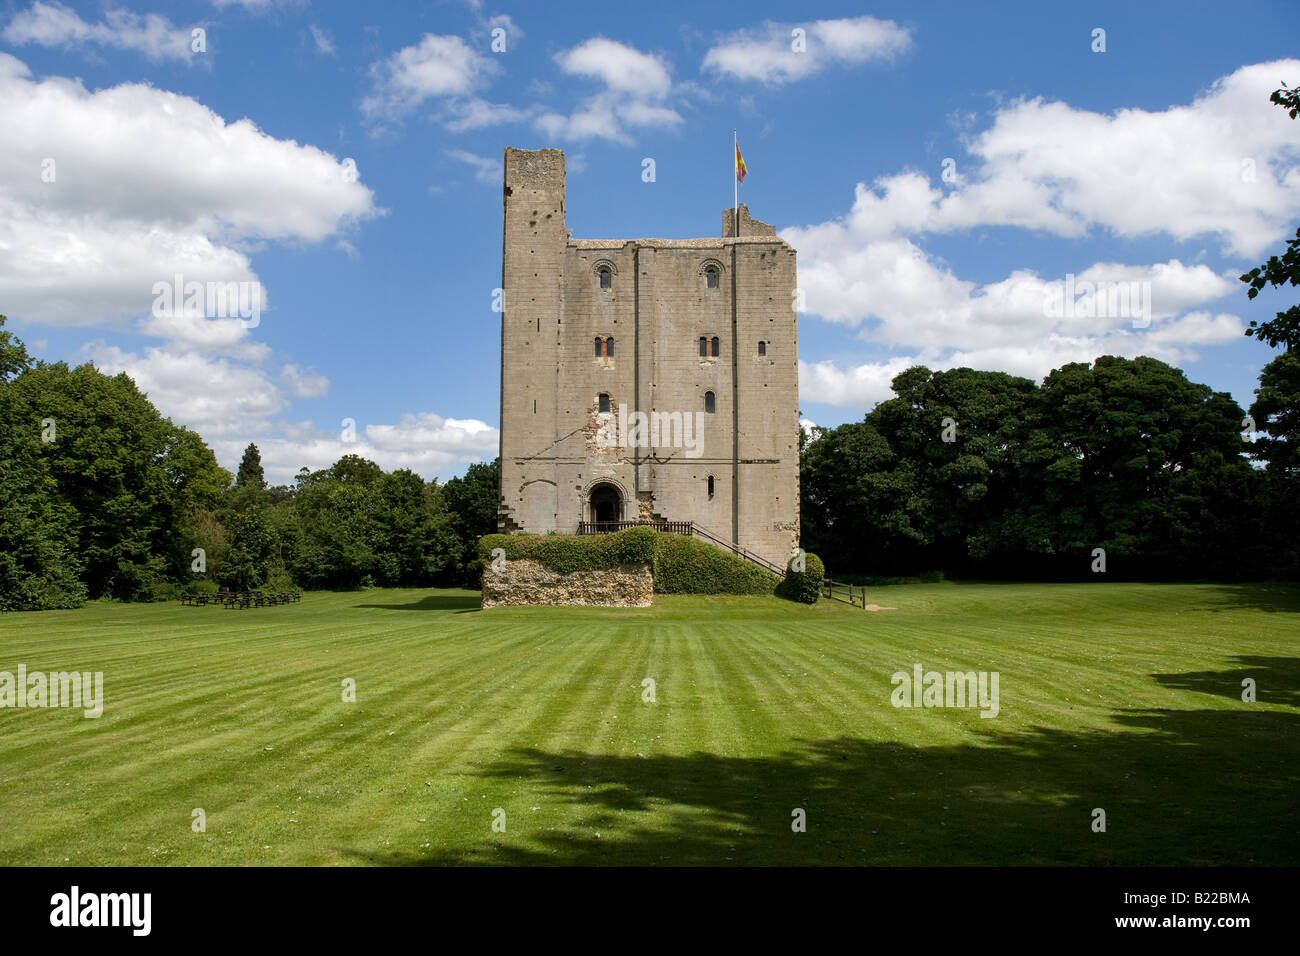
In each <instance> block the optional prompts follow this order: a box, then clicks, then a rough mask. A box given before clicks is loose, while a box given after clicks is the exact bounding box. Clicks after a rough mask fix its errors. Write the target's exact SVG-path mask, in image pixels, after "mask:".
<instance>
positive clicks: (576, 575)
mask: <svg viewBox="0 0 1300 956" xmlns="http://www.w3.org/2000/svg"><path fill="white" fill-rule="evenodd" d="M653 600H654V581H653V579H652V577H651V574H650V566H649V565H648V564H625V565H621V566H620V567H617V568H610V569H608V570H604V571H574V572H572V573H571V574H557V573H556V572H555V571H552V570H550V569H549V568H546V567H545V566H543V565H542V563H541V562H539V561H534V560H532V559H531V558H522V559H517V560H514V561H507V562H506V565H505V567H504V568H503V569H502V570H500V571H493V570H492V568H491V567H488V568H487V569H485V570H484V571H483V607H497V606H498V605H502V604H530V605H546V604H549V605H585V606H590V607H649V606H650V605H651V603H652V602H653Z"/></svg>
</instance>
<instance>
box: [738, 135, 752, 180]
mask: <svg viewBox="0 0 1300 956" xmlns="http://www.w3.org/2000/svg"><path fill="white" fill-rule="evenodd" d="M747 172H749V170H748V169H746V168H745V157H744V156H741V155H740V143H737V144H736V182H738V183H743V182H744V181H745V173H747Z"/></svg>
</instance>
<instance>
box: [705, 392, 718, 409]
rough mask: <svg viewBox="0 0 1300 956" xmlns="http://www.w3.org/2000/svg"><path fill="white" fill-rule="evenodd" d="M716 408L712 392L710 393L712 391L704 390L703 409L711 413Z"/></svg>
mask: <svg viewBox="0 0 1300 956" xmlns="http://www.w3.org/2000/svg"><path fill="white" fill-rule="evenodd" d="M716 408H717V402H716V401H715V400H714V398H713V393H712V392H705V393H704V410H705V411H706V412H709V413H710V414H712V413H713V412H714V411H716Z"/></svg>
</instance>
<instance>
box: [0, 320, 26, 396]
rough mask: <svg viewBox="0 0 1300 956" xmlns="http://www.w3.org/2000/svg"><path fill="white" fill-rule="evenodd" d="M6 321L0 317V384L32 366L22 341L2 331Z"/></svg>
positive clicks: (10, 333)
mask: <svg viewBox="0 0 1300 956" xmlns="http://www.w3.org/2000/svg"><path fill="white" fill-rule="evenodd" d="M8 321H9V319H8V317H6V316H3V315H0V384H3V383H4V382H7V381H9V379H11V378H13V377H14V376H15V375H17V374H18V373H19V372H22V371H23V370H25V369H27V368H30V367H31V364H32V359H31V356H29V355H28V354H27V347H26V346H25V345H23V343H22V341H21V340H19V339H18V338H16V337H15V336H14V334H13V333H12V332H6V331H4V325H5V323H6V322H8Z"/></svg>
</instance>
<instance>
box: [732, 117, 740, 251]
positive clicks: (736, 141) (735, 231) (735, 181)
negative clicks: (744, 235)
mask: <svg viewBox="0 0 1300 956" xmlns="http://www.w3.org/2000/svg"><path fill="white" fill-rule="evenodd" d="M739 155H740V137H739V135H738V131H737V130H735V129H733V130H732V131H731V165H732V167H733V168H732V171H731V192H732V208H731V214H732V221H733V222H734V225H733V226H732V235H734V236H739V235H740V160H739V159H737V157H738V156H739Z"/></svg>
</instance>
